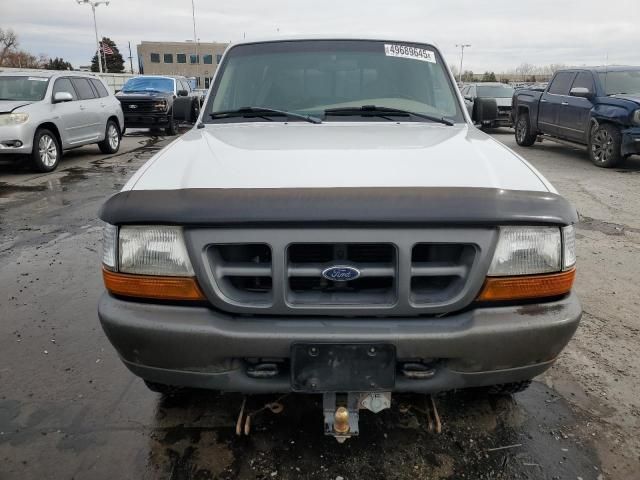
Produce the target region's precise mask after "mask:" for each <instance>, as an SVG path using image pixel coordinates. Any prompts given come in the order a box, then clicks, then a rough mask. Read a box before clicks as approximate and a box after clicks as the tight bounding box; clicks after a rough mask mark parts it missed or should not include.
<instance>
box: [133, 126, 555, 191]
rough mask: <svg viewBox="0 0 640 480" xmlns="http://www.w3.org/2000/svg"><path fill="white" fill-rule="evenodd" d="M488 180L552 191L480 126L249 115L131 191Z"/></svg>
mask: <svg viewBox="0 0 640 480" xmlns="http://www.w3.org/2000/svg"><path fill="white" fill-rule="evenodd" d="M332 187H479V188H482V187H485V188H499V189H509V190H530V191H545V192H546V191H552V192H554V191H555V190H553V187H551V186H550V185H549V184H548V182H546V180H544V178H543V177H542V176H541V175H540V174H539V173H538V172H536V171H535V170H534V169H533V167H531V166H530V165H529V164H528V163H527V162H526V161H524V160H523V159H522V158H521V157H519V156H517V155H516V154H515V153H514V152H512V151H511V150H509V149H508V148H506V147H505V146H504V145H502V144H501V143H499V142H497V141H496V140H494V139H493V138H491V137H489V136H488V135H486V134H484V133H482V132H480V131H479V130H478V129H476V128H475V127H472V126H469V125H466V124H457V125H456V126H453V127H450V126H446V125H439V124H426V123H391V122H389V123H355V122H353V123H352V122H348V123H346V122H331V123H329V122H326V123H323V124H319V125H313V124H308V123H302V122H291V123H281V122H278V123H276V122H274V123H261V122H260V123H242V124H217V125H206V126H205V128H202V129H193V130H191V131H189V132H187V133H186V134H185V135H183V136H182V137H181V138H179V139H177V140H176V141H174V142H173V143H172V144H171V145H169V146H168V147H167V148H165V149H164V150H163V151H161V152H160V153H159V154H157V155H156V156H155V157H153V158H152V159H151V160H149V162H147V164H145V165H144V166H143V167H142V168H141V169H140V170H139V171H138V172H137V173H136V174H135V175H134V176H133V177H132V178H131V179H130V180H129V182H128V183H127V184H126V185H125V187H124V189H123V190H129V189H135V190H177V189H187V188H189V189H192V188H220V189H225V188H245V189H246V188H332Z"/></svg>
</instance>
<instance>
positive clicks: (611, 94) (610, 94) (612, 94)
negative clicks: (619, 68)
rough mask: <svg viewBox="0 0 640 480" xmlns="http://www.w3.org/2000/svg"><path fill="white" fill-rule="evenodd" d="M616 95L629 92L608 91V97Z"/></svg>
mask: <svg viewBox="0 0 640 480" xmlns="http://www.w3.org/2000/svg"><path fill="white" fill-rule="evenodd" d="M614 95H628V93H627V92H616V93H607V97H612V96H614Z"/></svg>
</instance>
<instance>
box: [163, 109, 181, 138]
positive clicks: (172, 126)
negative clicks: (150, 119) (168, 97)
mask: <svg viewBox="0 0 640 480" xmlns="http://www.w3.org/2000/svg"><path fill="white" fill-rule="evenodd" d="M165 131H166V132H167V135H171V136H173V135H177V134H178V121H177V120H176V119H175V118H173V112H172V113H171V118H170V119H169V126H168V127H167V128H166V129H165Z"/></svg>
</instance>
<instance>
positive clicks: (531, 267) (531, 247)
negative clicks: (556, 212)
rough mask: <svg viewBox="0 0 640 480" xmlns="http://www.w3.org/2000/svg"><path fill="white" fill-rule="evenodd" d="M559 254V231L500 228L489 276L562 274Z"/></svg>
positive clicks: (531, 228)
mask: <svg viewBox="0 0 640 480" xmlns="http://www.w3.org/2000/svg"><path fill="white" fill-rule="evenodd" d="M561 252H562V250H561V239H560V229H559V228H555V227H524V228H523V227H503V228H501V229H500V238H499V240H498V246H497V247H496V251H495V253H494V255H493V261H492V262H491V267H490V268H489V275H490V276H503V275H532V274H536V273H549V272H558V271H560V270H561V264H560V262H561Z"/></svg>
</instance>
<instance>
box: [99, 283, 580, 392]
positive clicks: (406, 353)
mask: <svg viewBox="0 0 640 480" xmlns="http://www.w3.org/2000/svg"><path fill="white" fill-rule="evenodd" d="M98 315H99V317H100V321H101V323H102V328H103V329H104V331H105V333H106V334H107V337H108V338H109V340H110V341H111V343H112V344H113V345H114V347H115V348H116V350H117V351H118V354H119V355H120V357H121V358H122V360H123V361H124V363H125V365H126V366H127V367H128V368H129V369H130V370H131V371H132V372H133V373H134V374H136V375H138V376H140V377H142V378H144V379H146V380H150V381H153V382H158V383H164V384H168V385H180V386H189V387H196V388H210V389H215V390H223V391H235V392H244V393H273V392H289V391H291V382H290V372H289V371H288V369H287V367H286V365H287V360H288V358H289V355H290V349H291V345H292V344H294V343H304V342H309V343H323V342H324V343H358V342H362V343H391V344H393V345H395V347H396V352H397V359H398V362H402V361H406V360H414V361H415V360H416V359H422V360H425V361H426V360H431V361H432V362H433V364H434V365H436V367H435V374H434V375H433V376H432V377H431V378H426V379H412V378H407V377H403V376H401V375H398V376H397V377H396V384H395V388H394V391H405V392H421V393H436V392H440V391H445V390H452V389H457V388H466V387H476V386H483V385H493V384H500V383H508V382H515V381H520V380H526V379H530V378H533V377H534V376H536V375H539V374H541V373H542V372H544V371H545V370H546V369H547V368H549V367H550V366H551V365H552V363H553V361H554V360H555V358H556V357H557V356H558V354H559V353H560V352H561V351H562V349H563V348H564V347H565V345H566V344H567V343H568V342H569V340H570V339H571V337H572V336H573V334H574V332H575V330H576V328H577V327H578V324H579V322H580V318H581V315H582V311H581V307H580V303H579V301H578V299H577V297H576V296H575V295H574V294H571V295H569V296H568V297H566V298H563V299H561V300H558V301H555V302H550V303H541V304H534V305H527V306H509V307H493V308H478V309H475V310H469V311H466V312H463V313H458V314H455V315H451V316H448V317H444V318H433V317H429V318H421V317H409V318H375V317H372V318H341V319H335V318H329V317H326V318H321V317H298V318H291V317H259V316H255V317H247V316H235V315H231V314H226V313H222V312H219V311H217V310H213V309H209V308H206V307H188V306H184V307H183V306H169V305H157V304H149V303H138V302H131V301H124V300H120V299H117V298H114V297H112V296H110V295H109V294H107V293H105V294H104V295H103V296H102V298H101V300H100V304H99V307H98ZM252 359H280V360H283V361H284V363H283V364H282V365H284V368H282V369H281V371H280V372H279V373H278V375H277V376H275V377H271V378H253V377H251V376H249V375H247V373H246V370H247V366H248V365H249V362H251V361H252Z"/></svg>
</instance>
